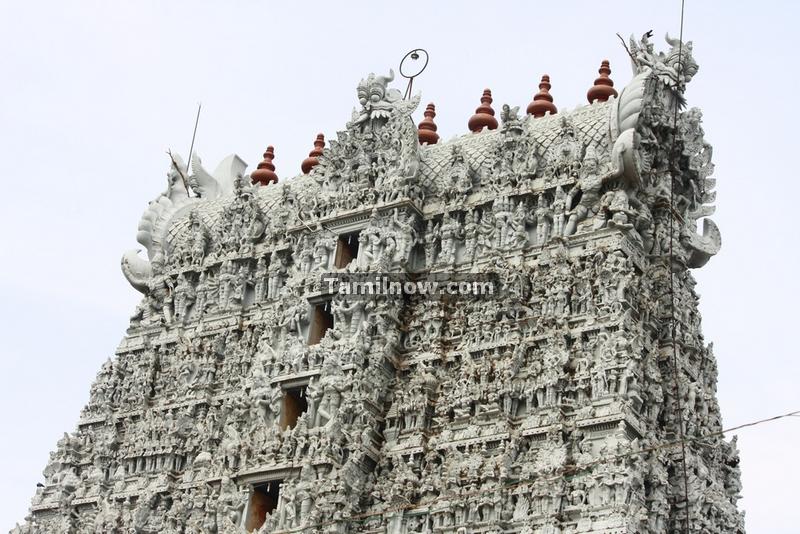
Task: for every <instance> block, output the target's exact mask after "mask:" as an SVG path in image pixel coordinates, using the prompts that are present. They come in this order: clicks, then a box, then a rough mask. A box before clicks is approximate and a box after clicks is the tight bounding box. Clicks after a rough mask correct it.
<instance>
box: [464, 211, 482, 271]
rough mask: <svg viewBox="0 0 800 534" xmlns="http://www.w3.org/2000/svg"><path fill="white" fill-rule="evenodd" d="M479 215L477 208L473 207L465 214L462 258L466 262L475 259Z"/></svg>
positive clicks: (478, 232) (478, 237)
mask: <svg viewBox="0 0 800 534" xmlns="http://www.w3.org/2000/svg"><path fill="white" fill-rule="evenodd" d="M480 215H481V214H480V212H479V211H478V210H477V209H473V210H472V211H470V212H469V213H468V214H467V215H466V216H465V220H464V256H463V260H464V261H465V262H467V263H472V262H473V261H475V252H476V251H477V249H478V241H479V239H480Z"/></svg>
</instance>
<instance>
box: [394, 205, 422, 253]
mask: <svg viewBox="0 0 800 534" xmlns="http://www.w3.org/2000/svg"><path fill="white" fill-rule="evenodd" d="M413 221H414V215H413V214H409V215H408V217H407V218H403V217H401V216H400V212H399V210H398V208H395V209H394V212H393V213H392V222H393V223H394V226H395V228H396V229H397V231H396V232H395V234H396V235H397V256H398V257H399V258H400V263H401V265H406V264H408V261H409V259H410V257H411V249H412V247H413V246H414V245H415V244H416V241H417V230H416V229H415V228H414V225H413Z"/></svg>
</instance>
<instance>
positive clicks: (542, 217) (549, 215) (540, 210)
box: [536, 195, 553, 246]
mask: <svg viewBox="0 0 800 534" xmlns="http://www.w3.org/2000/svg"><path fill="white" fill-rule="evenodd" d="M552 222H553V210H552V209H551V208H550V206H549V205H548V204H547V199H546V198H545V196H544V195H539V198H538V199H537V200H536V244H537V245H539V246H544V244H545V243H547V239H548V238H549V237H550V228H551V226H552Z"/></svg>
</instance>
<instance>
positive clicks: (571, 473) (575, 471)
mask: <svg viewBox="0 0 800 534" xmlns="http://www.w3.org/2000/svg"><path fill="white" fill-rule="evenodd" d="M789 417H800V410H794V411H791V412H788V413H783V414H780V415H774V416H771V417H766V418H764V419H758V420H755V421H751V422H748V423H743V424H740V425H737V426H733V427H730V428H726V429H723V430H719V431H717V432H710V433H708V434H705V435H703V436H698V437H693V438H689V439H685V438H684V439H679V440H673V441H668V442H664V443H661V444H658V445H654V446H652V447H647V448H642V449H636V450H633V451H629V452H626V453H621V454H612V455H609V456H606V457H601V458H598V459H597V460H594V461H592V462H589V463H587V464H584V465H583V466H581V467H580V468H577V467H565V468H561V469H557V470H555V471H554V472H550V471H548V472H546V473H545V472H541V473H537V474H533V475H531V476H530V477H528V478H526V479H522V480H517V481H514V482H513V483H506V484H503V485H502V487H503V488H504V489H507V490H509V489H515V488H518V487H521V486H524V485H526V484H530V483H534V482H555V481H559V480H564V479H570V478H573V477H575V476H578V475H581V474H584V473H586V472H588V471H590V470H591V469H592V468H594V467H597V466H599V465H602V464H605V463H609V462H617V461H620V460H625V459H627V458H630V457H632V456H637V455H641V454H649V453H652V452H657V451H661V450H665V449H670V448H675V447H678V446H681V447H684V446H685V445H686V443H701V442H702V441H704V440H707V439H711V438H716V437H722V436H724V435H725V434H728V433H730V432H734V431H736V430H741V429H744V428H750V427H755V426H758V425H762V424H765V423H770V422H773V421H778V420H780V419H785V418H789ZM538 475H543V476H538ZM485 493H486V492H485V491H483V490H474V491H467V492H463V493H460V494H459V497H473V496H478V495H484V494H485ZM447 500H450V497H448V496H441V497H436V498H435V499H431V500H430V501H426V502H425V503H423V504H412V503H408V504H405V505H402V506H395V507H392V508H387V509H386V510H381V511H375V512H365V513H362V514H354V515H351V516H347V517H341V518H339V519H337V520H327V521H321V522H319V523H312V524H304V525H302V526H299V527H296V528H293V529H288V530H287V532H303V531H305V530H306V529H309V528H321V527H325V526H329V525H334V524H336V523H340V522H343V521H347V522H353V521H359V522H363V521H366V520H368V519H370V518H374V517H379V516H384V515H389V514H394V513H397V512H405V511H409V510H416V509H419V508H426V507H430V506H431V505H433V504H436V503H437V502H442V501H447ZM687 504H688V501H687ZM687 524H688V521H687Z"/></svg>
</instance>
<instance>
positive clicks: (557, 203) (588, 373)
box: [13, 37, 744, 534]
mask: <svg viewBox="0 0 800 534" xmlns="http://www.w3.org/2000/svg"><path fill="white" fill-rule="evenodd" d="M667 40H668V43H669V45H670V49H669V50H668V51H667V52H666V53H656V52H654V50H653V46H652V44H651V43H650V42H649V41H648V39H647V37H643V38H642V39H641V40H639V41H636V40H633V39H632V40H631V56H632V64H633V71H634V75H633V78H632V79H631V81H630V82H629V83H628V84H627V85H625V86H624V88H622V89H621V90H619V93H617V90H615V89H614V86H613V82H611V79H610V77H609V75H610V68H609V65H608V63H607V62H603V64H602V65H601V68H600V77H599V78H597V80H596V81H595V83H594V86H593V87H592V88H591V89H590V90H589V93H588V100H589V102H590V103H589V104H588V105H585V106H583V107H579V108H577V109H574V110H571V111H563V110H562V111H559V110H558V109H557V107H556V106H555V104H554V98H553V96H552V95H551V94H550V90H551V87H552V86H551V83H550V78H549V77H543V78H542V83H541V84H540V86H539V87H540V91H539V93H537V94H536V96H535V97H534V100H533V102H531V104H530V105H529V106H528V108H527V111H528V113H527V114H526V115H525V116H523V117H521V116H520V114H519V111H518V108H510V107H509V106H502V111H501V112H500V114H499V118H500V121H498V120H497V119H496V118H495V117H494V110H493V108H492V95H491V91H489V90H486V91H485V92H484V94H483V97H482V98H481V105H480V107H479V108H478V109H477V111H476V113H475V115H474V116H473V117H472V118H471V119H470V120H469V127H470V130H471V133H468V134H466V135H462V136H460V137H457V138H455V139H453V140H451V141H448V142H446V143H440V142H438V141H439V137H438V135H437V134H436V125H435V123H434V118H435V109H434V107H433V106H432V105H431V106H428V109H427V110H426V112H425V119H424V121H422V123H421V125H420V127H419V129H418V128H417V127H416V126H414V124H413V122H412V120H411V118H410V117H411V113H412V112H413V111H414V110H415V109H416V108H417V106H418V104H419V96H416V97H414V98H412V99H410V100H405V99H403V98H402V97H401V95H400V93H399V92H398V91H397V90H395V89H391V88H390V87H389V83H390V82H391V81H392V78H393V75H391V74H390V75H389V76H375V75H370V76H369V77H368V78H366V79H364V80H362V81H361V83H360V84H359V86H358V98H359V102H360V104H361V108H360V110H359V111H357V112H356V113H355V114H354V116H353V118H352V120H351V121H350V122H349V123H347V126H346V129H345V130H344V131H342V132H339V133H338V135H337V136H336V139H335V140H333V141H332V142H330V144H329V146H328V147H327V148H323V147H324V139H323V138H322V136H321V135H320V136H319V137H318V138H317V141H316V142H315V148H314V150H313V151H312V153H311V154H310V156H309V158H308V159H307V160H306V161H304V162H303V166H302V167H303V171H304V174H302V175H300V176H297V177H294V178H293V179H291V180H287V181H280V182H278V179H277V178H278V177H277V174H276V168H275V165H274V163H273V161H272V160H273V158H274V157H275V152H274V150H273V149H272V147H270V148H269V149H268V150H267V152H266V153H265V159H264V161H263V162H262V163H261V164H260V165H259V166H258V169H257V170H255V171H253V173H252V174H251V175H249V176H247V175H245V174H244V172H245V164H244V163H243V162H242V160H241V159H240V158H238V157H237V156H231V157H229V158H227V159H226V160H225V161H223V162H222V163H221V164H220V165H219V166H218V167H217V169H216V171H214V172H213V173H209V172H207V171H206V170H205V169H204V168H203V166H202V164H201V162H200V160H199V159H198V158H194V159H193V160H192V161H191V172H190V171H189V169H188V167H187V166H186V165H184V163H183V162H182V161H181V160H180V159H179V158H177V157H176V158H175V159H174V160H173V161H172V162H171V165H170V170H169V173H168V180H169V184H168V188H167V190H166V191H165V192H164V193H162V194H161V195H160V196H158V197H157V198H156V199H155V200H154V201H153V202H151V203H150V205H149V206H148V207H147V210H146V212H145V214H144V216H143V217H142V220H141V222H140V224H139V231H138V234H137V239H138V241H139V243H141V244H142V245H143V246H144V247H145V248H146V249H147V259H142V258H140V257H138V256H137V255H136V253H128V254H125V255H124V257H123V260H122V268H123V271H124V273H125V275H126V277H127V278H128V280H129V281H130V282H131V284H132V285H133V287H135V288H136V289H137V290H139V291H141V292H142V293H143V300H142V302H141V304H140V306H139V307H138V308H137V310H136V313H135V314H134V316H133V317H132V319H131V324H130V328H129V329H128V332H127V335H126V336H125V338H124V339H123V341H122V343H121V344H120V346H119V348H118V349H117V351H116V354H115V355H114V357H113V358H111V359H109V360H108V362H107V363H106V364H105V365H104V366H103V367H102V369H101V370H100V373H99V374H98V377H97V380H96V381H95V383H94V385H93V386H92V389H91V398H90V400H89V403H88V404H87V406H86V407H85V409H84V410H83V412H82V414H81V417H80V420H79V421H78V426H77V429H76V430H75V431H73V432H71V433H69V434H65V437H64V438H63V439H62V440H61V441H59V442H58V444H57V447H56V450H55V452H53V453H52V455H51V458H50V462H49V464H48V466H47V468H46V470H45V483H44V485H43V487H40V488H39V489H38V490H37V492H36V495H35V496H34V498H33V503H32V506H31V511H30V516H29V517H28V519H27V520H26V523H25V524H24V525H22V526H18V527H16V528H15V529H14V530H13V532H15V533H18V534H19V533H43V532H46V533H72V532H74V533H81V534H83V533H88V532H97V533H101V532H102V533H123V532H136V533H173V534H175V533H198V532H208V533H240V532H260V533H262V532H271V533H278V532H303V533H342V534H345V533H376V534H377V533H396V534H405V533H424V532H428V533H432V532H436V533H442V534H456V533H520V534H522V533H527V534H533V533H537V534H545V533H579V532H580V533H586V532H594V533H612V532H613V533H641V532H649V533H667V532H684V531H686V532H707V533H731V532H743V531H744V530H743V518H742V514H741V513H740V512H739V511H738V510H737V507H736V502H737V499H738V498H739V490H740V483H739V469H738V454H737V450H736V447H735V443H731V442H727V441H725V440H724V439H722V438H721V437H720V435H719V434H715V433H717V432H719V431H720V430H721V422H720V411H719V407H718V405H717V402H716V391H715V388H716V379H717V372H716V369H717V367H716V366H717V364H716V359H715V357H714V354H713V352H712V347H711V345H709V344H707V343H706V342H705V340H704V338H703V335H702V333H701V329H700V315H699V313H698V309H697V295H696V293H695V291H694V285H695V283H694V279H693V277H692V275H691V271H690V269H692V268H698V267H701V266H703V264H705V263H706V262H707V261H708V259H709V258H710V257H711V256H712V255H714V254H715V253H716V252H717V251H718V249H719V246H720V237H719V232H718V230H717V228H716V226H715V225H714V224H713V223H712V222H711V221H710V220H709V219H707V218H706V217H707V216H708V215H710V214H711V213H712V212H713V209H712V207H711V206H710V205H709V204H710V203H711V202H712V201H713V198H714V193H713V191H712V190H713V188H714V180H712V179H711V178H709V175H710V174H711V172H712V170H713V165H712V164H711V162H710V158H711V147H710V146H709V145H708V144H707V143H706V142H705V141H704V139H703V131H702V129H701V124H700V119H701V114H700V111H699V110H697V109H695V108H691V109H687V108H686V106H685V100H684V89H685V86H686V84H687V83H688V82H689V81H690V80H691V78H692V76H693V75H694V74H695V73H696V72H697V64H696V63H695V62H694V60H693V59H692V56H691V43H686V44H683V45H681V44H680V43H678V42H677V41H674V40H671V39H669V38H668V39H667ZM440 110H441V107H440ZM184 181H185V183H186V184H187V185H188V191H189V193H190V194H187V188H185V185H184ZM700 219H703V233H702V234H698V233H697V231H696V230H697V222H698V221H699V220H700ZM370 284H372V285H370ZM398 288H399V289H402V291H398ZM398 293H400V294H398Z"/></svg>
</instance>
